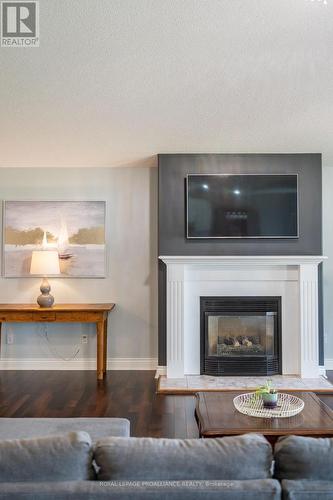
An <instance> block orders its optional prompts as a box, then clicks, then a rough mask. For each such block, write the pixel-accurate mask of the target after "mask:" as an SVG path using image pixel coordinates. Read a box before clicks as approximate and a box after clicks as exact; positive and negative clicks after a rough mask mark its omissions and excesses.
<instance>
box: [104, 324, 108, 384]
mask: <svg viewBox="0 0 333 500" xmlns="http://www.w3.org/2000/svg"><path fill="white" fill-rule="evenodd" d="M103 334H104V356H103V373H104V374H105V373H106V365H107V356H108V320H107V319H105V320H104V328H103Z"/></svg>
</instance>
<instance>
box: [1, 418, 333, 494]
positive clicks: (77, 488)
mask: <svg viewBox="0 0 333 500" xmlns="http://www.w3.org/2000/svg"><path fill="white" fill-rule="evenodd" d="M7 420H8V421H7ZM27 420H29V419H0V438H1V439H2V441H0V500H7V499H14V500H16V499H17V500H60V499H61V500H62V499H68V500H81V499H82V500H94V499H97V498H101V499H103V498H105V499H111V500H113V499H114V500H116V499H119V500H124V499H134V500H143V499H156V500H157V499H159V500H160V499H162V500H163V499H169V498H170V499H172V500H187V499H192V498H193V499H202V500H211V499H212V500H213V499H220V500H221V499H222V500H251V499H253V500H254V499H255V500H268V499H270V500H277V499H281V498H284V499H288V500H301V499H302V500H310V499H315V498H317V497H318V496H319V495H320V498H321V500H328V499H331V500H332V499H333V477H331V476H332V473H331V471H332V470H333V467H332V465H333V440H331V439H312V438H302V437H295V436H291V437H288V438H284V439H280V440H279V442H278V443H277V445H276V448H275V456H274V457H273V454H272V449H271V446H270V445H269V443H268V442H267V441H266V440H265V439H264V438H263V437H262V436H259V435H254V434H247V435H244V436H235V437H226V438H221V439H185V440H180V439H153V438H131V437H128V436H129V423H128V421H126V420H125V419H116V422H114V421H113V419H31V421H30V428H29V427H27ZM94 421H95V422H94ZM66 424H67V425H66ZM113 424H114V425H113ZM7 426H9V427H10V429H9V428H8V430H7V435H6V436H5V435H4V432H5V428H6V427H7ZM46 426H48V428H47V429H46V428H45V427H46ZM24 427H25V431H24ZM15 428H16V429H17V431H16V436H14V434H15ZM65 429H66V430H68V429H70V432H67V433H65V434H64V433H63V432H62V433H61V432H60V431H64V430H65ZM89 430H90V433H88V431H89ZM43 433H44V434H48V436H47V437H42V436H43ZM112 433H113V434H114V435H113V436H112ZM89 434H90V435H89ZM23 436H24V437H25V438H26V439H20V438H22V437H23ZM4 437H6V438H7V439H4ZM14 437H16V439H13V438H14ZM273 458H274V460H275V470H274V472H273V467H272V464H273ZM331 479H332V482H330V480H331Z"/></svg>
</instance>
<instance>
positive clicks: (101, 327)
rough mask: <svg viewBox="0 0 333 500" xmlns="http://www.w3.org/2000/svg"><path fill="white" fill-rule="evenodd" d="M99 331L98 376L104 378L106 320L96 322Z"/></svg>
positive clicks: (99, 378) (100, 378)
mask: <svg viewBox="0 0 333 500" xmlns="http://www.w3.org/2000/svg"><path fill="white" fill-rule="evenodd" d="M96 331H97V378H98V380H103V378H104V370H103V366H104V348H105V346H104V321H98V322H97V323H96Z"/></svg>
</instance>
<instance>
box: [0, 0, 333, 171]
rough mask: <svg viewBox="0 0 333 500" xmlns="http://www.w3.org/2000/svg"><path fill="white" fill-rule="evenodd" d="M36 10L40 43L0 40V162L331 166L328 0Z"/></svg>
mask: <svg viewBox="0 0 333 500" xmlns="http://www.w3.org/2000/svg"><path fill="white" fill-rule="evenodd" d="M40 14H41V17H40V31H41V36H40V40H41V41H40V47H39V48H25V49H23V48H15V49H13V48H0V70H1V80H0V91H1V98H0V166H2V167H6V166H41V167H43V166H45V167H51V166H64V167H66V166H78V167H81V166H82V167H84V166H85V167H94V166H102V167H108V166H115V165H127V164H138V165H140V164H142V162H146V163H147V162H148V164H153V163H154V161H155V158H154V155H156V153H159V152H163V153H167V152H322V153H323V155H324V161H325V162H326V163H330V162H331V165H333V138H332V131H333V0H328V5H324V4H323V2H318V1H310V0H71V1H69V0H40Z"/></svg>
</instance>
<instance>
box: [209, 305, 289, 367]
mask: <svg viewBox="0 0 333 500" xmlns="http://www.w3.org/2000/svg"><path fill="white" fill-rule="evenodd" d="M200 318H201V325H200V337H201V352H200V361H201V374H206V375H276V374H280V373H282V364H281V297H261V296H258V297H200Z"/></svg>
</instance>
